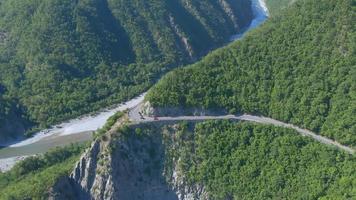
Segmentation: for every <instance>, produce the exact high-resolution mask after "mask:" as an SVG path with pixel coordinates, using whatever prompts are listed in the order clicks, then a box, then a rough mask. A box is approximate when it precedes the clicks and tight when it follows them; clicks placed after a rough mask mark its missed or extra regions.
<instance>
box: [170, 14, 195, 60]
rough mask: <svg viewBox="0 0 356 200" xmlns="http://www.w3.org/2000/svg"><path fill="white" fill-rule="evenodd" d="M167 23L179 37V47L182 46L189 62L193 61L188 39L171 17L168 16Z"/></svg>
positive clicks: (192, 52)
mask: <svg viewBox="0 0 356 200" xmlns="http://www.w3.org/2000/svg"><path fill="white" fill-rule="evenodd" d="M169 23H170V25H171V27H172V28H173V30H174V32H175V34H176V35H177V36H178V37H179V39H180V41H181V45H183V47H184V50H185V51H186V52H187V53H188V55H189V57H190V59H191V60H195V59H196V58H195V56H194V50H193V47H192V45H191V44H190V43H189V40H188V38H187V37H186V36H185V34H184V32H183V31H182V30H181V29H180V28H179V26H178V25H177V24H176V23H175V21H174V18H173V16H172V15H170V16H169ZM181 45H179V46H181Z"/></svg>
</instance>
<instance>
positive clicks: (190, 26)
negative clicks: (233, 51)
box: [0, 0, 253, 134]
mask: <svg viewBox="0 0 356 200" xmlns="http://www.w3.org/2000/svg"><path fill="white" fill-rule="evenodd" d="M219 2H220V1H218V0H204V1H195V0H188V1H185V0H184V1H183V0H174V1H163V0H152V1H138V0H134V1H132V0H108V1H101V0H90V1H88V0H79V1H72V0H42V1H39V0H27V1H16V0H3V1H1V3H0V84H1V86H0V88H1V89H0V100H1V103H0V129H1V127H2V126H4V123H1V121H4V120H1V119H8V118H9V115H8V113H9V112H4V109H7V108H8V106H4V105H2V104H3V102H2V99H3V98H5V97H6V99H7V101H6V102H7V103H6V104H9V105H13V106H12V107H11V109H12V110H11V114H12V117H15V116H16V117H17V120H22V119H24V120H27V121H28V122H31V124H32V125H36V126H38V127H39V128H44V127H47V126H49V125H53V124H55V123H58V122H61V121H63V120H67V119H69V118H73V117H76V116H79V115H81V114H85V113H90V112H92V111H97V110H99V109H101V108H103V107H106V106H110V105H113V104H115V103H119V102H122V101H125V100H128V99H131V98H132V97H134V96H136V95H138V94H140V93H142V92H143V91H145V90H147V89H148V88H149V87H150V86H152V85H153V84H154V83H155V82H156V81H157V80H158V79H159V77H160V76H161V75H163V74H164V73H165V72H167V71H168V70H170V69H171V68H173V67H176V66H179V65H182V64H186V63H189V62H192V61H194V60H195V59H197V58H199V57H201V56H202V55H205V54H206V53H207V52H208V51H210V50H211V49H213V48H217V47H219V46H221V45H223V44H224V43H225V42H226V41H228V40H229V37H230V36H231V35H232V34H235V33H237V32H238V31H241V30H242V28H243V27H245V26H246V25H248V23H249V22H250V20H251V18H252V17H253V16H252V13H251V9H250V2H249V1H245V0H238V1H230V0H228V1H227V2H228V3H229V4H231V9H232V13H233V14H234V15H235V16H236V19H235V20H232V19H231V18H230V17H229V15H230V14H232V13H229V14H227V13H226V12H225V11H224V10H223V9H222V8H221V4H220V3H219ZM235 4H236V5H235ZM206 13H209V15H207V14H206ZM234 23H235V25H234ZM183 41H185V42H186V44H185V42H183ZM186 45H187V46H186ZM2 91H3V92H2ZM0 134H14V133H13V132H11V131H8V130H6V131H5V130H3V131H2V132H1V133H0Z"/></svg>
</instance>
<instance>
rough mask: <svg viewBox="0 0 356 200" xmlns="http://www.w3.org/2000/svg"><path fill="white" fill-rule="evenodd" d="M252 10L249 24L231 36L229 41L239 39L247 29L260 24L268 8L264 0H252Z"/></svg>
mask: <svg viewBox="0 0 356 200" xmlns="http://www.w3.org/2000/svg"><path fill="white" fill-rule="evenodd" d="M252 12H253V15H254V17H255V18H254V19H253V20H252V21H251V24H250V25H249V27H248V28H247V29H246V31H244V32H243V33H239V34H236V35H233V36H231V38H230V41H235V40H238V39H241V38H242V36H244V35H245V33H246V32H247V31H250V30H252V29H255V28H256V27H258V26H259V25H261V24H262V23H263V22H264V21H266V19H267V18H268V16H269V12H268V8H267V6H266V2H265V1H264V0H252Z"/></svg>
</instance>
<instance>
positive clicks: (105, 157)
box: [51, 124, 207, 200]
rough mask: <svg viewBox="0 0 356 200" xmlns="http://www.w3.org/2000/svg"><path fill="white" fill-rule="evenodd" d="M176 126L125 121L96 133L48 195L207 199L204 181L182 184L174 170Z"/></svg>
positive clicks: (176, 167) (123, 199) (176, 166)
mask: <svg viewBox="0 0 356 200" xmlns="http://www.w3.org/2000/svg"><path fill="white" fill-rule="evenodd" d="M147 130H150V131H147ZM176 131H177V127H176V125H174V124H172V125H167V126H160V125H154V124H146V125H131V126H130V127H128V128H124V130H118V131H117V132H116V133H114V134H112V136H110V138H107V137H104V138H102V139H98V140H97V141H95V142H93V144H92V146H91V148H90V149H88V150H87V151H86V153H85V154H84V155H83V156H82V157H81V159H80V161H79V162H78V163H77V165H76V167H75V169H74V170H73V172H72V174H71V175H70V176H69V177H63V178H62V179H61V180H59V181H58V182H57V184H56V185H55V186H54V187H53V188H52V191H51V194H52V195H51V199H113V200H114V199H118V200H126V199H130V200H132V199H145V200H146V199H148V200H150V199H152V200H154V199H166V200H187V199H207V193H206V192H205V189H204V186H202V185H199V184H187V180H186V178H185V176H184V175H183V173H182V172H181V170H180V165H179V163H180V162H179V160H180V158H179V156H176V155H174V153H173V152H175V151H177V149H178V148H179V144H178V143H176V142H175V132H176Z"/></svg>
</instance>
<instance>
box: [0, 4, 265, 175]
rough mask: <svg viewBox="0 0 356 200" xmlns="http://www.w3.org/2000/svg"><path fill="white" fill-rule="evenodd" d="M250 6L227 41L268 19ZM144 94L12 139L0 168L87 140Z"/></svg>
mask: <svg viewBox="0 0 356 200" xmlns="http://www.w3.org/2000/svg"><path fill="white" fill-rule="evenodd" d="M252 9H253V13H254V16H255V18H254V19H253V20H252V22H251V24H250V26H249V27H248V28H247V29H246V31H245V32H243V33H240V34H236V35H233V36H231V38H230V40H231V41H235V40H238V39H241V38H242V37H243V35H244V34H245V33H246V32H247V31H250V30H252V29H254V28H256V27H258V26H259V25H260V24H261V23H263V22H264V21H265V20H266V19H267V18H268V9H267V7H266V4H265V2H264V0H252ZM145 94H146V93H143V94H141V95H140V96H138V97H136V98H134V99H132V100H130V101H127V102H125V103H123V104H120V105H117V106H115V107H114V108H112V109H106V110H104V111H102V112H99V113H97V114H95V115H87V116H82V117H79V118H77V119H73V120H70V121H69V122H64V123H62V124H59V125H57V126H54V128H52V129H47V130H43V131H41V132H39V133H37V134H35V135H34V136H33V137H31V138H29V139H26V140H23V141H18V142H15V143H13V144H10V145H9V146H8V147H6V148H3V149H0V171H7V170H9V169H11V167H12V166H13V165H14V164H15V163H16V162H18V161H19V160H22V159H24V158H26V157H27V156H31V155H36V154H40V153H43V152H46V151H48V150H49V149H51V148H54V147H59V146H65V145H68V144H71V143H78V142H85V141H89V140H90V139H91V138H92V135H93V132H94V131H96V130H97V129H99V128H101V127H103V126H104V124H105V123H106V121H107V120H108V119H109V117H110V116H112V115H114V114H115V113H116V112H118V111H123V110H126V109H131V108H134V107H135V106H137V105H138V104H140V103H141V102H142V101H143V100H144V97H145Z"/></svg>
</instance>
